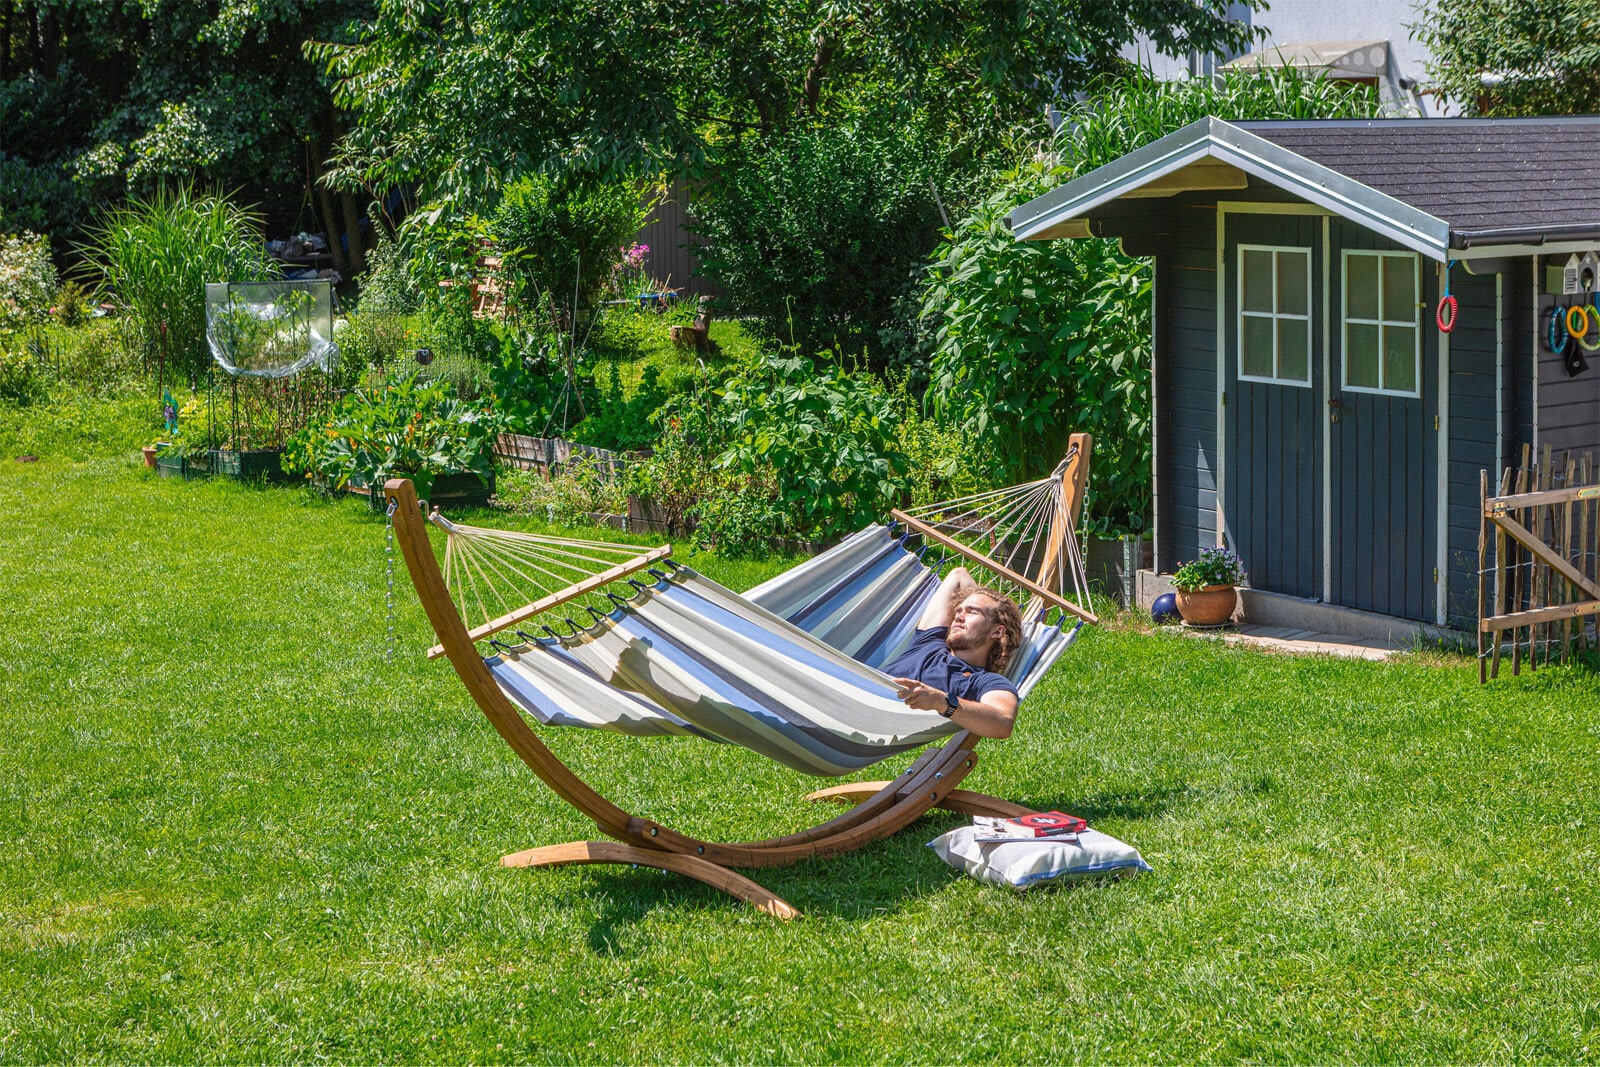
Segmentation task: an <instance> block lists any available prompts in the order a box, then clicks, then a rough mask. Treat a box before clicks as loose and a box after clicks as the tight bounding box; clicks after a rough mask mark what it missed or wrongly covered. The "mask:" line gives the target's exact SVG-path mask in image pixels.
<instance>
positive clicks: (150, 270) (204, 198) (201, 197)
mask: <svg viewBox="0 0 1600 1067" xmlns="http://www.w3.org/2000/svg"><path fill="white" fill-rule="evenodd" d="M258 228H259V220H258V219H257V218H256V217H255V216H254V215H252V214H251V213H250V212H248V211H246V210H245V209H244V208H241V207H239V206H237V205H236V204H234V203H233V202H232V201H231V200H229V199H228V198H227V197H225V196H215V195H205V194H198V193H196V192H195V191H194V189H192V188H191V187H188V186H179V187H178V188H176V189H162V190H159V191H158V192H157V193H156V194H155V195H154V196H152V197H151V198H150V199H148V200H129V201H128V202H127V203H126V204H125V205H122V206H120V207H116V208H112V209H111V210H110V211H108V212H107V213H106V214H105V215H104V217H103V218H102V219H101V221H100V224H99V226H98V228H97V229H95V230H94V231H93V236H92V238H91V240H90V243H89V244H88V245H86V246H84V247H83V248H82V249H81V251H82V252H83V254H84V257H85V259H86V261H87V262H88V263H89V264H90V265H91V266H92V267H93V268H95V269H97V270H98V271H99V272H100V273H101V274H102V275H103V276H104V278H105V282H106V287H107V289H108V290H109V291H110V293H111V296H112V298H113V299H114V300H115V301H116V302H117V303H118V304H119V305H120V306H121V308H122V309H123V311H124V312H125V313H126V314H127V315H129V316H130V317H131V318H132V320H133V321H134V323H136V324H137V326H138V329H139V335H140V341H141V346H142V348H143V350H144V352H145V358H146V361H147V362H148V363H151V364H153V365H154V369H155V371H156V376H157V378H158V380H160V381H161V382H163V383H164V382H165V381H166V380H167V375H168V374H169V373H172V374H174V375H176V376H177V377H178V378H179V379H180V380H181V379H182V378H185V377H189V378H195V377H198V376H199V375H201V374H203V373H204V372H205V370H206V369H207V368H208V367H209V366H210V363H211V356H210V354H209V352H208V350H207V348H206V340H205V334H206V294H205V286H206V283H207V282H224V281H258V280H261V279H264V278H267V277H270V267H269V266H268V264H267V258H266V246H265V245H264V244H263V243H262V241H261V236H260V234H259V232H258Z"/></svg>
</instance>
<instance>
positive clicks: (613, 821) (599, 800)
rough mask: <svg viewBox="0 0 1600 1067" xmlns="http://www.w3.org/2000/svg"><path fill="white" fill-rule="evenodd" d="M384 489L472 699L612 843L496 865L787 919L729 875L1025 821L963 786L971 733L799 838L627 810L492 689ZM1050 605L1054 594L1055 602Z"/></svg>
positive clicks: (847, 795) (1054, 550) (1065, 503)
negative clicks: (670, 887) (697, 896)
mask: <svg viewBox="0 0 1600 1067" xmlns="http://www.w3.org/2000/svg"><path fill="white" fill-rule="evenodd" d="M1090 445H1091V441H1090V437H1089V435H1088V434H1074V435H1073V437H1072V447H1071V448H1070V449H1069V451H1068V458H1067V461H1066V462H1065V463H1064V464H1063V465H1062V467H1061V468H1060V477H1061V481H1062V493H1061V498H1060V504H1059V505H1058V508H1057V512H1056V517H1055V520H1054V521H1053V522H1052V524H1051V531H1050V539H1049V541H1048V543H1047V545H1046V550H1045V555H1044V557H1043V566H1042V569H1041V572H1040V580H1039V583H1038V585H1040V586H1048V585H1050V584H1052V583H1053V582H1055V581H1056V580H1057V579H1058V577H1059V572H1060V568H1061V566H1062V565H1063V561H1062V552H1063V551H1064V539H1065V536H1066V533H1067V531H1070V530H1072V529H1073V528H1074V526H1075V525H1076V522H1077V518H1078V512H1079V509H1080V508H1081V506H1082V502H1083V490H1084V485H1085V483H1086V481H1087V479H1088V473H1089V452H1090ZM384 494H385V495H386V496H387V497H388V498H389V501H390V504H391V505H392V507H393V515H394V530H395V540H396V541H397V542H398V543H399V545H400V551H401V553H402V554H403V555H404V557H405V561H406V567H407V569H408V570H409V571H410V572H411V580H412V582H413V583H414V584H415V585H416V588H417V596H418V597H419V598H420V599H421V601H422V606H423V609H424V610H425V611H426V612H427V614H428V621H429V622H431V623H432V624H433V629H434V632H435V633H436V634H437V635H438V637H439V643H440V644H441V645H443V646H444V652H445V655H447V656H448V657H449V658H450V663H451V665H453V666H454V667H455V669H456V674H457V675H459V676H460V678H461V681H462V683H463V684H464V685H465V686H466V687H467V692H469V693H470V694H472V699H473V700H474V701H476V702H477V704H478V707H479V708H480V709H482V711H483V713H484V715H485V716H486V717H487V718H488V720H489V722H490V723H491V724H492V725H493V726H494V728H495V730H496V731H498V732H499V734H500V736H501V737H502V738H504V739H505V741H506V744H508V745H510V746H511V748H512V749H513V750H514V751H515V752H516V753H517V755H519V756H521V757H522V760H523V762H524V763H526V764H527V765H528V766H529V767H530V768H531V769H532V770H533V773H534V774H536V775H538V776H539V779H540V780H541V781H543V782H544V783H545V784H546V785H548V786H549V787H550V788H551V789H553V790H555V792H556V794H557V795H558V796H560V797H561V798H562V799H563V800H565V801H566V802H567V803H569V804H571V805H572V806H573V807H574V808H577V809H578V810H579V811H580V812H582V813H583V814H584V815H585V816H587V817H588V818H590V819H592V820H593V821H594V824H595V825H596V826H597V827H598V828H599V830H600V832H601V833H602V834H604V835H606V837H608V838H611V839H612V840H604V841H570V842H567V843H566V844H560V845H546V846H543V847H541V848H530V849H527V850H525V851H522V852H514V853H511V854H510V855H508V856H504V857H502V858H501V860H500V862H501V863H502V864H504V865H505V866H507V867H559V866H566V865H569V864H580V863H625V864H632V865H636V866H640V867H655V868H657V869H660V870H665V871H672V872H674V873H677V874H681V875H686V876H688V877H690V878H695V879H698V880H699V881H701V882H704V883H706V884H707V885H710V886H713V887H715V888H717V889H720V890H722V891H724V892H726V893H729V894H731V895H732V896H734V897H737V898H739V899H740V900H743V901H746V902H748V903H750V904H753V905H754V906H755V907H757V908H758V909H760V910H761V911H764V912H766V913H767V914H769V915H775V916H777V917H779V918H783V919H791V918H795V917H797V916H798V915H799V914H800V912H799V911H798V910H796V909H795V908H794V907H793V906H792V905H790V904H789V903H787V902H786V901H784V900H783V899H781V898H780V897H778V896H777V895H776V894H774V893H772V892H771V891H770V890H767V889H765V888H764V887H762V886H761V885H759V884H757V883H756V882H754V881H752V880H750V879H749V878H746V877H744V876H743V875H741V874H738V873H736V872H735V871H733V870H730V868H734V867H738V868H745V869H751V868H760V867H787V866H790V865H792V864H795V863H799V862H801V861H802V860H808V859H815V858H820V857H823V856H831V855H836V854H838V853H841V852H850V851H853V850H854V849H858V848H861V847H862V846H864V845H867V844H870V843H871V842H873V841H877V840H879V839H880V838H884V837H888V836H890V835H891V834H894V833H897V832H898V831H900V830H902V829H904V828H905V827H906V826H908V825H910V824H911V823H912V822H915V821H916V820H917V819H919V818H921V817H922V816H923V815H925V814H926V813H927V812H928V811H929V810H931V809H933V808H940V809H943V810H945V811H954V812H959V813H962V814H968V815H999V816H1014V815H1023V814H1027V813H1028V812H1029V811H1030V810H1031V809H1029V808H1025V807H1023V806H1022V805H1020V804H1013V803H1012V802H1010V801H1008V800H1001V799H1000V798H998V797H992V796H988V795H985V794H983V793H975V792H971V791H970V790H965V789H957V788H956V786H957V785H958V784H960V782H961V781H962V779H964V778H966V776H967V775H968V774H970V773H971V772H972V769H973V767H974V766H976V765H977V761H978V757H977V754H976V753H975V752H974V751H973V749H974V748H975V747H976V746H977V744H978V741H979V740H980V739H979V738H978V737H976V736H975V735H973V734H971V733H969V732H968V731H966V730H963V731H961V732H960V733H957V734H955V735H954V736H953V737H951V739H950V740H949V741H948V742H946V743H945V744H944V745H943V746H942V747H937V748H930V749H929V750H928V751H926V752H924V753H923V754H922V755H921V756H920V757H918V759H917V760H916V761H915V762H914V763H912V764H911V766H910V767H908V768H906V770H905V771H904V773H902V774H901V775H900V776H899V777H898V778H895V779H894V780H893V781H888V782H853V783H849V784H846V785H839V786H834V787H832V788H830V789H821V790H818V791H816V792H814V793H811V794H809V795H808V797H807V799H808V800H814V801H817V800H831V801H841V802H846V803H851V802H854V806H853V807H852V808H851V809H850V810H849V811H847V812H845V813H844V814H843V815H839V816H837V817H835V818H832V819H829V820H827V821H825V822H822V823H819V824H817V825H816V826H813V827H811V828H810V829H808V830H802V831H800V832H798V833H793V834H784V835H783V836H781V837H769V838H766V839H764V840H759V841H740V842H731V843H719V842H712V841H702V840H700V839H699V838H695V837H690V836H688V835H686V834H681V833H678V832H677V831H675V830H672V829H670V828H669V827H666V826H663V825H661V824H660V823H658V822H656V821H654V820H653V819H648V818H645V817H643V816H638V815H633V814H631V813H629V812H627V811H624V810H623V809H622V808H619V807H618V806H617V805H615V804H613V803H612V802H611V801H609V800H607V799H606V798H605V797H603V796H601V795H600V794H599V793H597V792H596V791H595V790H594V789H592V788H591V787H590V786H589V785H588V784H587V783H586V782H584V780H583V779H582V778H580V777H579V776H578V775H577V774H576V773H574V772H573V771H572V770H571V769H570V768H569V767H567V765H566V764H564V763H562V762H561V760H560V759H559V758H558V757H557V756H556V755H555V753H553V752H551V751H550V749H549V748H547V747H545V745H544V743H543V742H542V741H540V740H539V738H538V736H537V735H535V734H534V732H533V730H532V729H530V728H529V726H528V724H527V722H526V721H525V720H524V719H523V718H522V716H521V715H520V714H519V713H518V712H517V710H516V709H515V708H514V707H513V706H512V704H511V702H510V700H508V699H507V697H506V695H505V694H504V693H503V692H501V690H500V687H499V685H497V684H496V683H495V680H494V677H493V676H492V675H491V674H490V673H489V668H488V667H487V666H486V665H485V664H484V662H483V658H482V657H481V656H479V654H478V650H477V648H476V647H475V646H474V644H473V640H472V637H471V636H470V634H469V633H468V630H467V627H466V625H465V624H464V623H463V622H462V620H461V616H460V614H459V613H458V612H457V610H456V606H455V603H454V601H452V600H451V599H450V593H449V590H448V589H447V588H446V587H445V582H444V576H443V574H442V573H441V572H440V569H439V564H438V562H437V560H436V559H435V558H434V554H433V546H432V545H431V544H430V543H429V541H428V533H427V526H426V522H425V520H424V519H423V517H422V514H421V509H420V507H419V505H418V501H417V493H416V489H415V487H413V486H412V484H411V482H410V481H409V480H407V479H402V478H396V479H391V480H390V481H389V482H388V483H387V484H386V485H385V486H384ZM919 525H920V524H919ZM985 566H989V567H990V568H991V569H993V570H996V571H997V572H999V568H997V567H994V565H993V564H990V563H987V562H986V563H985ZM1004 573H1005V574H1006V577H1008V578H1012V579H1019V578H1022V579H1023V581H1026V579H1025V578H1023V576H1021V575H1017V574H1014V573H1011V572H1004ZM1028 585H1029V586H1032V585H1033V583H1028ZM1050 599H1052V600H1053V599H1055V598H1054V597H1053V596H1051V597H1050ZM1030 607H1032V605H1030Z"/></svg>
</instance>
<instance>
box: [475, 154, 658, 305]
mask: <svg viewBox="0 0 1600 1067" xmlns="http://www.w3.org/2000/svg"><path fill="white" fill-rule="evenodd" d="M648 214H649V211H648V209H647V208H646V207H645V205H644V202H643V200H642V199H641V197H640V195H639V190H638V188H637V187H635V186H634V185H633V183H631V182H611V183H606V182H599V181H595V180H593V179H589V178H583V177H578V176H573V177H566V178H561V179H556V178H550V177H545V176H542V175H535V176H532V177H528V178H524V179H522V180H521V181H519V182H517V183H516V184H514V185H512V186H511V187H510V188H508V189H507V190H506V191H505V194H504V196H502V197H501V200H500V203H499V206H498V207H496V208H495V211H494V214H493V215H492V216H491V217H490V220H489V226H488V232H489V234H490V236H492V237H493V238H494V241H495V243H496V245H497V247H498V248H499V250H500V255H501V260H502V263H503V269H504V271H505V274H506V276H507V279H508V282H509V283H510V286H511V289H512V293H511V295H512V296H513V298H515V299H518V300H521V301H523V302H527V301H530V300H533V299H536V295H537V294H539V293H548V294H550V295H551V296H553V297H554V298H555V301H556V303H557V304H558V305H561V306H563V307H570V305H571V301H572V298H573V294H574V288H575V287H576V289H577V291H578V292H579V293H581V299H580V303H588V302H590V298H591V297H592V296H593V294H594V293H596V292H597V291H598V290H599V289H600V287H601V286H603V285H604V284H605V283H606V282H607V280H608V279H609V278H610V277H611V275H612V274H613V273H614V271H615V269H616V267H617V264H618V263H620V262H621V261H622V258H623V254H624V251H625V249H624V246H625V245H627V244H629V242H630V241H631V239H632V238H633V235H634V234H636V233H638V232H639V227H641V226H643V225H644V220H645V218H646V217H647V216H648Z"/></svg>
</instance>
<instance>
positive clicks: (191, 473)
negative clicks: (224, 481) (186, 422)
mask: <svg viewBox="0 0 1600 1067" xmlns="http://www.w3.org/2000/svg"><path fill="white" fill-rule="evenodd" d="M156 473H157V474H159V475H160V476H161V477H163V478H183V479H185V480H188V479H193V478H209V477H211V476H213V475H216V476H217V477H220V478H232V479H233V480H235V481H240V482H256V481H268V482H283V481H288V475H286V474H284V472H283V449H281V448H261V449H249V450H247V451H243V452H235V451H232V450H230V449H215V448H214V449H212V450H211V451H209V452H202V453H199V454H198V455H193V456H186V455H183V454H181V453H175V452H171V451H167V452H162V453H160V454H159V455H157V456H156Z"/></svg>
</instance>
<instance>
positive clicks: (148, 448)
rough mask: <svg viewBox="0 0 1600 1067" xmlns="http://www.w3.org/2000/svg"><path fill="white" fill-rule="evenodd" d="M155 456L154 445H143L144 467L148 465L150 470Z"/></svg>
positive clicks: (153, 466) (152, 467) (153, 467)
mask: <svg viewBox="0 0 1600 1067" xmlns="http://www.w3.org/2000/svg"><path fill="white" fill-rule="evenodd" d="M156 456H157V452H156V447H155V446H154V445H145V447H144V465H145V466H146V467H149V468H150V469H151V470H154V469H155V466H156Z"/></svg>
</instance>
